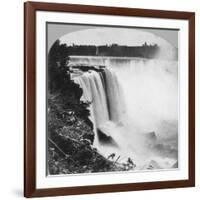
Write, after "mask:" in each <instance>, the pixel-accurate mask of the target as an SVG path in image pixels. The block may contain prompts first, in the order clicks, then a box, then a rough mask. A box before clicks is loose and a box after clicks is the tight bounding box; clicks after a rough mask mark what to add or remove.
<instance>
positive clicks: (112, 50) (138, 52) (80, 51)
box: [67, 43, 159, 58]
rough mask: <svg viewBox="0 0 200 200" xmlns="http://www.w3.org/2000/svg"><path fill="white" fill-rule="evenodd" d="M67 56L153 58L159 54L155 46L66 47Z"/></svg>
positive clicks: (145, 44) (157, 47)
mask: <svg viewBox="0 0 200 200" xmlns="http://www.w3.org/2000/svg"><path fill="white" fill-rule="evenodd" d="M67 50H68V55H69V56H72V55H79V56H116V57H142V58H153V57H155V55H156V54H157V53H158V52H159V46H158V45H157V44H154V45H148V44H147V43H144V44H143V45H142V46H125V45H118V44H112V45H102V46H95V45H72V46H68V47H67Z"/></svg>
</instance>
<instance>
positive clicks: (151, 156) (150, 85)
mask: <svg viewBox="0 0 200 200" xmlns="http://www.w3.org/2000/svg"><path fill="white" fill-rule="evenodd" d="M70 64H72V65H78V64H86V65H89V66H95V65H104V66H106V67H105V69H104V70H103V71H101V72H96V71H94V70H89V71H87V72H84V73H82V74H81V75H78V76H75V77H74V78H73V79H74V81H75V82H76V83H78V84H79V85H80V86H81V88H82V89H83V96H82V100H83V101H89V102H91V105H90V111H91V120H92V122H93V124H94V131H95V134H96V137H95V142H94V146H96V147H97V149H98V150H99V151H100V152H101V153H102V154H104V155H105V156H108V155H109V154H111V153H115V154H116V155H117V156H120V159H119V161H120V162H123V161H125V160H126V159H127V158H128V157H131V158H132V159H133V160H134V162H135V163H136V165H137V168H138V169H145V168H146V166H147V165H148V164H149V163H151V165H153V167H154V168H165V169H166V168H171V167H172V166H173V165H174V163H176V162H177V160H178V121H177V120H178V70H177V69H178V67H177V62H176V61H166V60H148V59H142V58H114V57H84V56H72V57H71V58H70ZM97 130H101V131H102V132H103V133H105V134H106V135H107V136H111V137H112V139H113V140H114V141H115V143H116V144H117V145H116V146H113V145H109V144H106V145H105V144H103V143H102V142H101V141H99V139H98V136H97ZM152 163H153V164H152Z"/></svg>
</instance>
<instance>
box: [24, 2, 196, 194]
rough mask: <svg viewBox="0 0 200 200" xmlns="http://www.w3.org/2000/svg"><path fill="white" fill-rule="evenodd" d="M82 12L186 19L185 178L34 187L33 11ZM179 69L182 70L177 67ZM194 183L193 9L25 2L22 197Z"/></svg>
mask: <svg viewBox="0 0 200 200" xmlns="http://www.w3.org/2000/svg"><path fill="white" fill-rule="evenodd" d="M38 11H47V12H55V13H81V14H97V15H105V16H129V17H143V18H154V19H178V20H185V21H188V24H189V27H188V31H189V32H188V36H189V39H188V41H189V44H188V47H189V49H188V52H189V55H188V58H189V59H188V69H189V75H188V80H189V86H188V88H189V95H188V107H189V111H188V124H189V126H188V149H189V153H188V178H187V179H185V180H169V181H168V180H166V181H155V182H154V181H153V182H139V183H136V182H133V183H120V182H119V183H116V184H101V185H87V186H73V187H56V188H39V189H38V188H37V186H36V181H37V180H36V179H37V176H36V171H37V170H36V151H37V149H36V80H37V76H36V63H37V62H36V59H37V58H36V31H37V30H36V12H38ZM180 70H181V69H180ZM194 185H195V14H194V13H192V12H180V11H164V10H148V9H135V8H118V7H102V6H89V5H75V4H58V3H42V2H26V3H25V4H24V196H25V197H43V196H58V195H75V194H89V193H105V192H122V191H133V190H149V189H163V188H179V187H192V186H194Z"/></svg>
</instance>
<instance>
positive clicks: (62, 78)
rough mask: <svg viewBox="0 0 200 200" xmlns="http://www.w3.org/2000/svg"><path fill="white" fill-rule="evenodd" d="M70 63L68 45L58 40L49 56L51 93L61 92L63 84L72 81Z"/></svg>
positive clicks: (49, 85)
mask: <svg viewBox="0 0 200 200" xmlns="http://www.w3.org/2000/svg"><path fill="white" fill-rule="evenodd" d="M68 62H69V57H68V50H67V45H66V44H60V40H56V42H55V43H54V44H53V45H52V47H51V49H50V51H49V54H48V88H49V91H50V93H54V92H56V91H58V90H60V89H61V88H62V86H63V84H64V83H65V82H66V81H69V80H70V75H69V67H68Z"/></svg>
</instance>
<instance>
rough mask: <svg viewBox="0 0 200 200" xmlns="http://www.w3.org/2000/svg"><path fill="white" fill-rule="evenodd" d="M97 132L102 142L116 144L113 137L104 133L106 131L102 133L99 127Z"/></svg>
mask: <svg viewBox="0 0 200 200" xmlns="http://www.w3.org/2000/svg"><path fill="white" fill-rule="evenodd" d="M97 134H98V138H99V141H100V142H101V143H102V144H104V145H106V144H108V145H113V146H117V143H116V142H115V141H114V140H113V138H112V137H111V136H108V135H106V133H104V132H103V131H101V130H100V129H97Z"/></svg>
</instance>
